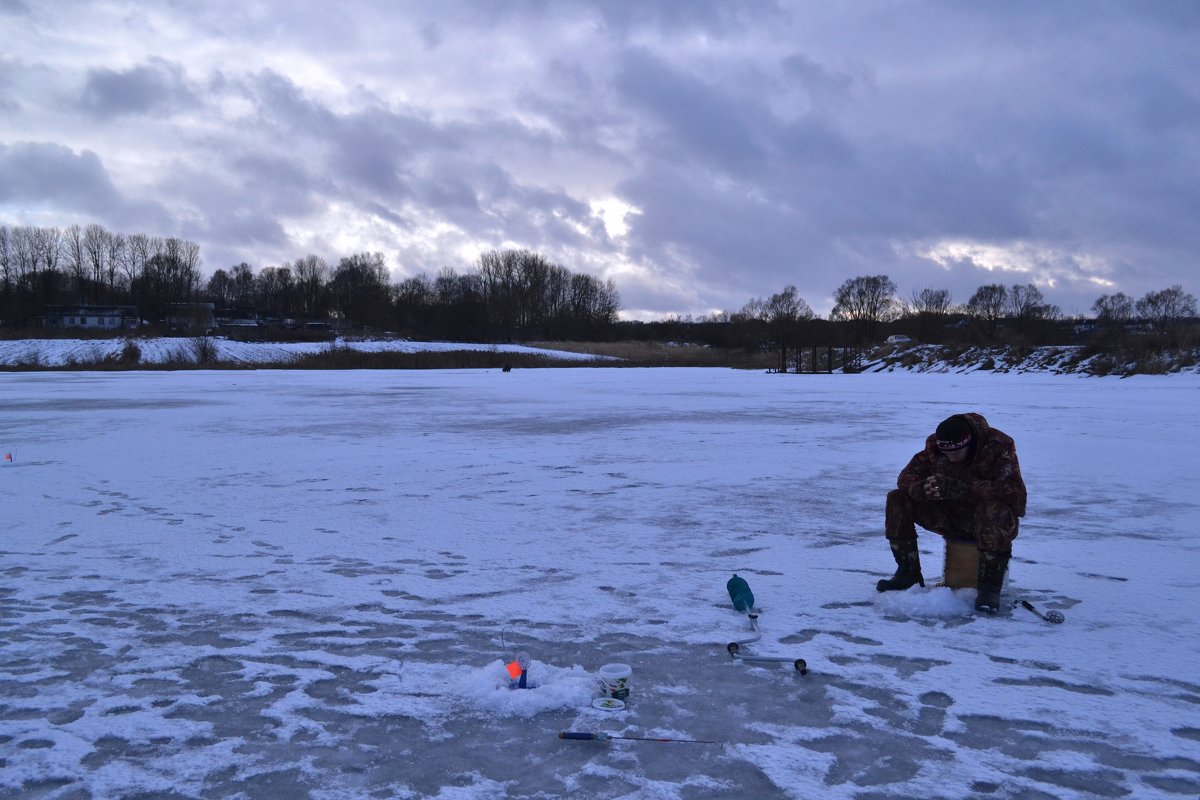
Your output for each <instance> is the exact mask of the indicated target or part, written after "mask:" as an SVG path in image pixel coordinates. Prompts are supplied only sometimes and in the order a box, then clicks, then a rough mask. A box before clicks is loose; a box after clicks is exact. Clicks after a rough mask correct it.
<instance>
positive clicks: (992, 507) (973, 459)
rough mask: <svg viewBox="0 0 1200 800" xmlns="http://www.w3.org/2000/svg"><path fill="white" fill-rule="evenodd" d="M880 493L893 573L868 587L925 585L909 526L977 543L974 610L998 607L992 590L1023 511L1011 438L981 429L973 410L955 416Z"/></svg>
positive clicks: (990, 610) (984, 426)
mask: <svg viewBox="0 0 1200 800" xmlns="http://www.w3.org/2000/svg"><path fill="white" fill-rule="evenodd" d="M896 486H897V488H896V489H893V490H892V491H891V492H889V493H888V496H887V510H886V514H885V519H884V530H885V532H886V533H887V538H888V543H889V544H891V546H892V555H893V556H894V557H895V559H896V574H895V575H893V576H892V577H891V578H888V579H885V580H881V581H879V583H878V584H876V587H875V588H876V589H878V590H879V591H881V592H890V591H897V590H903V589H907V588H909V587H910V586H912V585H914V584H917V583H919V584H921V585H922V586H924V585H925V579H924V578H923V577H922V576H921V556H920V553H919V552H918V551H917V529H916V526H917V525H920V526H921V527H922V528H925V529H926V530H929V531H933V532H934V533H938V534H941V535H942V536H951V537H955V538H960V539H968V540H970V539H973V540H974V541H975V545H976V546H977V547H978V548H979V579H978V584H977V590H976V596H975V610H976V611H982V612H985V613H989V614H994V613H996V612H997V611H998V610H999V609H1000V588H1001V586H1002V585H1003V584H1004V573H1005V571H1006V570H1007V569H1008V559H1009V557H1010V556H1011V555H1012V542H1013V539H1015V538H1017V527H1018V519H1019V518H1020V517H1023V516H1025V481H1024V480H1022V479H1021V466H1020V464H1018V463H1017V448H1016V444H1015V443H1014V442H1013V440H1012V437H1010V436H1008V435H1007V434H1004V433H1002V432H1001V431H998V430H996V429H995V428H992V427H989V426H988V423H987V420H986V419H984V418H983V416H982V415H980V414H974V413H969V414H955V415H954V416H952V417H949V418H948V419H946V420H944V421H943V422H942V423H941V424H940V425H938V426H937V431H936V432H935V433H933V434H932V435H931V436H929V438H928V439H926V440H925V449H924V450H922V451H921V452H919V453H917V454H916V455H915V456H913V457H912V460H911V461H909V462H908V466H906V467H905V468H904V470H903V471H902V472H901V473H900V477H899V478H898V479H897V480H896Z"/></svg>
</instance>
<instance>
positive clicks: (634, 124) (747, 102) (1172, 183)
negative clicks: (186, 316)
mask: <svg viewBox="0 0 1200 800" xmlns="http://www.w3.org/2000/svg"><path fill="white" fill-rule="evenodd" d="M1198 54H1200V2H1194V0H1153V2H1136V1H1134V0H1130V1H1129V2H1105V1H1104V0H1094V1H1093V0H1088V2H1071V0H1062V2H1050V3H1047V2H1043V0H1007V1H1006V2H1002V3H975V2H949V1H948V0H947V1H946V2H938V1H937V0H922V1H919V2H918V1H912V2H910V1H907V0H889V1H887V2H885V1H884V0H854V2H836V3H831V2H828V0H812V1H811V2H809V1H807V0H794V1H793V0H788V1H783V0H780V1H779V2H774V1H773V0H751V1H749V2H734V1H733V0H673V1H664V2H653V1H652V0H594V1H592V2H588V1H587V0H429V1H428V2H417V1H414V2H401V1H400V0H391V1H389V0H379V1H378V2H368V1H366V0H362V1H357V0H346V1H345V2H327V0H322V2H308V1H307V0H292V1H291V2H282V0H281V1H280V2H261V1H259V0H205V2H197V3H192V2H185V1H184V0H179V1H175V0H169V1H168V0H163V1H162V2H122V1H121V0H93V1H92V2H77V1H76V0H0V224H7V225H39V226H49V225H63V226H65V225H70V224H73V223H79V224H87V223H91V222H98V223H100V224H102V225H104V226H105V227H106V228H108V229H110V230H113V231H115V232H120V233H146V234H151V235H159V236H181V237H184V238H187V239H190V240H193V241H196V242H198V243H199V244H200V245H201V249H202V253H203V258H204V269H205V272H206V273H211V271H212V270H215V269H217V268H222V267H224V268H228V267H230V266H232V265H234V264H237V263H239V262H242V261H245V262H248V263H249V264H251V265H252V266H253V267H254V268H255V269H256V270H257V269H259V268H261V267H264V266H276V265H280V264H282V263H283V262H285V261H291V260H294V259H296V258H299V257H301V256H303V255H306V254H309V253H315V254H317V255H321V256H323V257H324V258H326V260H328V261H329V262H330V263H331V264H332V263H336V261H337V260H338V258H340V257H342V256H345V255H350V254H352V253H357V252H362V251H381V252H383V253H384V254H385V255H386V256H387V258H388V264H389V266H390V267H391V269H392V273H393V276H394V277H395V278H396V279H400V278H403V277H406V276H409V275H414V274H417V273H420V272H427V273H430V274H433V273H435V272H436V271H437V270H439V269H440V268H441V267H443V266H449V267H453V268H455V269H456V270H458V271H459V272H463V271H466V270H469V269H471V268H472V266H473V263H474V262H475V261H476V260H477V258H478V256H479V254H480V253H481V252H483V251H485V250H489V249H493V248H502V247H524V248H530V249H533V250H537V251H539V252H541V253H543V254H545V255H546V256H548V257H550V258H551V259H553V260H555V261H557V262H559V263H561V264H563V265H564V266H566V267H568V268H569V269H571V270H572V271H577V272H589V273H591V274H594V275H597V276H599V277H602V278H610V277H611V278H613V279H614V280H615V281H616V284H617V287H618V289H619V291H620V293H621V296H622V300H623V303H624V306H625V311H624V314H625V316H626V317H628V318H637V319H653V318H659V317H662V316H665V315H667V314H672V313H675V314H707V313H709V312H711V311H715V310H721V309H727V310H736V309H738V308H740V307H741V306H742V305H743V304H745V302H746V301H747V300H749V299H750V298H752V297H764V296H767V295H770V294H773V293H776V292H778V291H780V290H781V289H783V288H784V287H785V286H786V285H788V284H793V285H795V286H797V287H798V289H799V291H800V294H801V296H803V297H804V298H805V299H807V300H808V302H809V303H810V304H811V305H812V306H813V308H814V309H816V310H817V311H818V312H819V313H822V314H825V313H828V311H829V308H830V306H831V305H832V299H831V298H832V294H833V292H834V290H835V289H836V288H837V287H838V285H840V284H841V283H842V281H844V280H846V279H847V278H851V277H854V276H857V275H874V274H881V273H882V274H887V275H889V276H890V277H891V278H892V279H893V280H894V281H895V282H896V284H897V285H898V287H899V290H900V294H901V295H905V296H907V295H909V294H911V293H913V292H914V291H917V290H920V289H922V288H945V289H949V290H950V291H951V292H952V294H953V298H954V300H955V301H956V302H965V301H966V300H967V299H968V298H969V297H970V295H971V293H972V292H973V291H974V289H975V288H977V287H978V286H980V285H981V284H985V283H996V282H999V283H1004V284H1006V285H1011V284H1014V283H1022V284H1024V283H1033V284H1035V285H1037V286H1038V287H1039V288H1040V289H1042V291H1043V293H1044V294H1045V296H1046V298H1047V300H1049V301H1050V302H1053V303H1057V304H1058V305H1060V306H1061V307H1062V308H1063V310H1064V311H1066V312H1068V313H1071V312H1079V313H1087V312H1088V311H1089V310H1090V308H1091V305H1092V303H1093V302H1094V301H1095V299H1096V298H1097V297H1099V296H1100V295H1101V294H1111V293H1113V292H1116V291H1123V292H1125V293H1127V294H1129V295H1131V296H1134V297H1135V298H1136V297H1140V296H1141V295H1142V294H1144V293H1145V292H1146V291H1149V290H1154V289H1162V288H1166V287H1167V286H1171V285H1174V284H1176V283H1180V284H1183V286H1184V288H1185V289H1186V290H1187V291H1189V292H1192V293H1193V294H1200V278H1198V276H1200V55H1198Z"/></svg>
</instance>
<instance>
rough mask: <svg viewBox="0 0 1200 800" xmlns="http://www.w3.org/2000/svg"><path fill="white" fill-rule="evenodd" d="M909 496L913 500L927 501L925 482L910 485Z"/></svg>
mask: <svg viewBox="0 0 1200 800" xmlns="http://www.w3.org/2000/svg"><path fill="white" fill-rule="evenodd" d="M908 496H909V497H911V498H912V499H913V500H927V499H928V498H927V497H926V496H925V481H924V480H919V481H913V482H912V483H910V484H909V485H908Z"/></svg>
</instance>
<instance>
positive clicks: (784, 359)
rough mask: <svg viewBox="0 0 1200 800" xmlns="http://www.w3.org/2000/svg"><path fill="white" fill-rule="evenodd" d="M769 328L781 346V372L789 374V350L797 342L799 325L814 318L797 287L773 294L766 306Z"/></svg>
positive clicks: (790, 287) (788, 287)
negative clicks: (802, 321)
mask: <svg viewBox="0 0 1200 800" xmlns="http://www.w3.org/2000/svg"><path fill="white" fill-rule="evenodd" d="M763 310H764V312H765V314H766V321H767V328H768V330H770V331H771V334H772V336H773V338H774V339H775V342H776V343H777V345H778V346H779V371H780V372H787V366H788V349H789V348H791V347H792V345H794V344H795V342H796V337H797V333H798V332H797V330H796V328H797V325H798V323H799V322H800V321H801V320H809V319H812V318H813V310H812V307H811V306H810V305H809V304H808V302H807V301H806V300H805V299H804V298H803V297H801V296H800V295H799V293H798V292H797V291H796V287H795V286H787V287H785V288H784V290H783V291H782V292H780V293H779V294H773V295H771V296H770V298H768V299H767V302H766V304H765V306H764V309H763Z"/></svg>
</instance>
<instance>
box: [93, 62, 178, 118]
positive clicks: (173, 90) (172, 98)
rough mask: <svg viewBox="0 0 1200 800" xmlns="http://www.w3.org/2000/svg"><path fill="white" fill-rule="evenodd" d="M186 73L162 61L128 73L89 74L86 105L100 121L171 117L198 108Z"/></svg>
mask: <svg viewBox="0 0 1200 800" xmlns="http://www.w3.org/2000/svg"><path fill="white" fill-rule="evenodd" d="M196 103H197V98H196V96H195V94H194V93H193V92H192V90H191V89H190V88H189V87H188V85H187V83H186V81H185V79H184V70H183V68H182V67H181V66H180V65H178V64H173V63H171V62H169V61H166V60H164V59H161V58H151V59H150V60H149V61H148V62H147V63H145V64H143V65H141V66H138V67H133V68H131V69H127V70H121V71H118V70H112V69H108V68H105V67H95V68H93V69H90V70H88V74H87V80H86V82H85V84H84V87H83V96H82V105H83V107H84V108H85V109H86V110H87V111H88V112H89V113H91V114H93V115H94V116H97V117H114V116H121V115H124V114H170V113H173V112H175V111H178V110H180V109H183V108H187V107H190V106H193V105H196Z"/></svg>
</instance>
